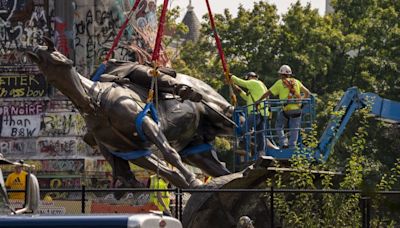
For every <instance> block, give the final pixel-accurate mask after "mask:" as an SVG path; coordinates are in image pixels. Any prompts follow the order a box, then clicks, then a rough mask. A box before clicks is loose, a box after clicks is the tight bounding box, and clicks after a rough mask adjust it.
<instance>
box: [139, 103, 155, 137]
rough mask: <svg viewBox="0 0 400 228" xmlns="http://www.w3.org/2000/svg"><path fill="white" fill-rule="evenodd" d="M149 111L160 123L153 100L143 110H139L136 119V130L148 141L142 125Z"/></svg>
mask: <svg viewBox="0 0 400 228" xmlns="http://www.w3.org/2000/svg"><path fill="white" fill-rule="evenodd" d="M148 112H150V114H151V118H153V120H154V121H155V122H156V123H157V124H158V115H157V110H156V108H155V107H154V104H153V102H149V103H147V104H146V105H145V106H144V108H143V110H142V111H141V112H139V114H138V116H137V117H136V121H135V123H136V131H137V133H138V134H139V136H140V138H141V139H142V140H143V141H146V136H145V134H144V132H143V127H142V125H143V118H144V117H145V116H146V115H147V113H148Z"/></svg>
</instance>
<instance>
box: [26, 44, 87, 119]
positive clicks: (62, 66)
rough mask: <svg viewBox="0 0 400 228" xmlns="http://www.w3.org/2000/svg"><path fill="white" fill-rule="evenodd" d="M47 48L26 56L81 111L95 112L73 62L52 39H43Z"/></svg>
mask: <svg viewBox="0 0 400 228" xmlns="http://www.w3.org/2000/svg"><path fill="white" fill-rule="evenodd" d="M43 40H44V43H45V44H46V45H45V46H39V45H38V46H37V47H36V48H35V49H34V50H32V51H28V52H26V55H27V56H28V57H29V58H30V59H31V60H32V61H33V62H34V63H36V64H37V65H38V66H39V69H40V70H41V71H42V73H43V75H44V76H45V77H46V79H47V81H48V82H49V83H51V84H52V85H53V86H55V87H56V88H57V89H59V90H60V91H61V92H62V93H63V94H64V95H66V96H67V97H69V98H70V99H71V100H72V102H73V103H74V104H75V106H77V108H78V109H79V110H82V111H84V112H86V113H88V112H91V111H92V110H93V107H92V104H91V103H90V98H89V96H88V95H87V93H86V92H85V90H84V88H83V85H82V82H81V79H80V75H79V74H78V72H76V70H75V69H74V68H73V67H72V64H73V62H72V60H70V59H68V58H67V57H66V56H64V55H63V54H61V53H60V52H58V51H57V50H56V48H55V47H54V43H53V41H51V39H50V38H47V37H43Z"/></svg>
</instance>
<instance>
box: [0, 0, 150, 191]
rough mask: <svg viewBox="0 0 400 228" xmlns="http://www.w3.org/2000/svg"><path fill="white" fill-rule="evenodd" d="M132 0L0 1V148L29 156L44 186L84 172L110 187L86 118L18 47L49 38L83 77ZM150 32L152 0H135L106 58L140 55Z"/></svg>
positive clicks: (72, 182)
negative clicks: (89, 136)
mask: <svg viewBox="0 0 400 228" xmlns="http://www.w3.org/2000/svg"><path fill="white" fill-rule="evenodd" d="M134 2H135V1H134V0H73V1H71V0H0V153H2V154H3V155H4V156H5V157H7V158H9V159H12V160H19V159H24V160H30V161H31V162H33V163H34V164H35V166H36V170H37V172H38V175H39V182H40V185H41V186H42V187H44V188H67V187H71V188H72V187H79V186H80V185H81V183H82V179H81V178H82V174H83V173H87V174H88V175H89V176H88V177H87V181H86V182H87V184H89V185H90V184H92V185H93V186H95V187H110V186H111V168H110V166H109V165H108V164H107V162H106V161H105V160H104V159H103V157H102V156H101V154H100V153H99V151H97V150H95V149H93V148H91V147H89V146H88V145H87V144H86V143H85V142H84V141H83V136H84V135H85V134H86V126H85V122H84V120H83V118H82V116H81V115H80V114H79V112H77V110H76V108H75V107H74V106H73V104H72V102H70V101H69V100H68V99H67V98H66V97H64V96H63V95H61V94H59V92H58V91H57V90H56V89H54V88H53V87H52V86H51V85H49V84H48V83H47V81H46V78H45V77H44V76H43V75H42V74H41V73H40V71H39V70H38V68H37V67H36V66H35V65H34V64H32V63H31V62H30V61H29V60H28V59H27V57H26V56H25V55H24V52H25V51H26V50H29V49H32V48H33V47H35V46H36V45H38V44H39V45H40V44H42V39H41V38H42V37H43V36H48V37H50V38H51V39H52V40H53V41H54V43H55V46H56V48H57V50H59V51H60V52H61V53H63V54H64V55H66V56H67V57H69V58H70V59H72V60H73V61H74V66H75V67H76V69H77V70H78V71H79V72H80V73H81V74H82V75H84V76H87V77H89V76H90V75H91V74H92V73H93V72H94V71H95V70H96V67H97V66H98V64H99V63H101V62H102V61H103V59H104V57H105V56H106V54H107V52H108V51H109V49H110V48H111V46H112V44H113V41H114V39H115V37H116V35H117V33H118V31H119V29H120V27H121V25H122V24H123V22H124V21H125V19H126V18H125V17H126V15H127V14H128V12H129V11H130V10H131V8H132V6H133V4H134ZM156 32H157V17H156V1H155V0H142V1H141V3H140V5H139V7H138V9H137V11H136V13H135V14H134V15H133V16H132V17H131V18H130V20H129V23H128V26H127V28H126V30H125V31H124V33H123V35H122V37H121V39H120V41H119V42H118V46H117V48H116V49H115V51H114V52H113V55H112V57H113V58H117V59H121V60H138V61H142V62H143V61H145V60H147V59H148V58H150V53H151V50H152V45H153V43H154V41H155V35H156ZM146 58H147V59H146ZM9 171H11V170H9ZM138 173H140V175H139V179H143V180H144V179H145V178H146V177H145V176H146V174H145V173H144V172H143V171H140V172H139V171H138ZM56 198H57V197H56ZM59 198H62V196H59Z"/></svg>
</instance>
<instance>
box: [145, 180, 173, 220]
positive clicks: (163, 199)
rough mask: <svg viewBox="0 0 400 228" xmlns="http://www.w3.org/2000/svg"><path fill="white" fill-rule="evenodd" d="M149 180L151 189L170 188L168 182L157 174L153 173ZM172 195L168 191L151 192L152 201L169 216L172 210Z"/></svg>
mask: <svg viewBox="0 0 400 228" xmlns="http://www.w3.org/2000/svg"><path fill="white" fill-rule="evenodd" d="M149 182H150V186H149V188H151V189H168V182H167V181H165V180H163V179H162V178H161V177H159V176H157V175H151V176H150V179H149ZM170 195H171V194H170V192H168V191H165V192H162V191H157V192H151V193H150V201H151V202H152V203H154V204H155V205H156V206H157V207H158V209H159V210H160V211H162V212H163V213H164V214H166V215H169V216H171V211H170V209H169V205H170Z"/></svg>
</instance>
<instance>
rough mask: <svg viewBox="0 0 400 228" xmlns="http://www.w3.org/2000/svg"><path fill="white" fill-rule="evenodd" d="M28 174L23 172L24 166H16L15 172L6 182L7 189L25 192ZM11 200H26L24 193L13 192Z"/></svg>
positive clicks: (10, 195)
mask: <svg viewBox="0 0 400 228" xmlns="http://www.w3.org/2000/svg"><path fill="white" fill-rule="evenodd" d="M27 174H28V173H27V172H25V171H24V170H22V165H17V166H15V170H14V172H12V173H10V174H9V175H8V177H7V180H6V187H7V188H9V189H11V190H25V186H26V175H27ZM9 198H10V199H18V200H24V199H25V193H24V192H12V193H10V194H9Z"/></svg>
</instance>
